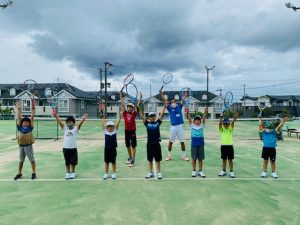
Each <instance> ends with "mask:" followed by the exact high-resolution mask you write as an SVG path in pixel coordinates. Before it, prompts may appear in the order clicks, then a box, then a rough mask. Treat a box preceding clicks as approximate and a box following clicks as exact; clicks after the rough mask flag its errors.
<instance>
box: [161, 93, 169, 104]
mask: <svg viewBox="0 0 300 225" xmlns="http://www.w3.org/2000/svg"><path fill="white" fill-rule="evenodd" d="M160 97H161V99H162V100H163V101H164V102H165V104H167V103H168V102H167V99H166V98H165V96H164V92H163V91H160Z"/></svg>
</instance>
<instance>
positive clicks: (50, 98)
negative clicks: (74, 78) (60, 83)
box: [45, 88, 58, 109]
mask: <svg viewBox="0 0 300 225" xmlns="http://www.w3.org/2000/svg"><path fill="white" fill-rule="evenodd" d="M57 94H58V92H57V91H56V90H53V89H51V88H46V89H45V98H46V100H47V102H48V103H49V105H50V106H51V107H52V109H55V108H56V107H57V105H58V95H57Z"/></svg>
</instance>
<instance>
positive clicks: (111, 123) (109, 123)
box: [106, 120, 115, 127]
mask: <svg viewBox="0 0 300 225" xmlns="http://www.w3.org/2000/svg"><path fill="white" fill-rule="evenodd" d="M114 125H115V123H114V122H113V121H111V120H110V121H108V122H107V123H106V126H107V127H108V126H114Z"/></svg>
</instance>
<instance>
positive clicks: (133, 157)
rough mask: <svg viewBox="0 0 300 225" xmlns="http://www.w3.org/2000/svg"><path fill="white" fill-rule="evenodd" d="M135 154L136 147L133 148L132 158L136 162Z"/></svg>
mask: <svg viewBox="0 0 300 225" xmlns="http://www.w3.org/2000/svg"><path fill="white" fill-rule="evenodd" d="M135 153H136V147H132V148H131V156H132V159H133V160H135Z"/></svg>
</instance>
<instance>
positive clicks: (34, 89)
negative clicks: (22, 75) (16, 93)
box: [24, 79, 39, 108]
mask: <svg viewBox="0 0 300 225" xmlns="http://www.w3.org/2000/svg"><path fill="white" fill-rule="evenodd" d="M24 87H25V88H24V90H25V91H26V92H27V93H28V95H29V98H30V99H31V104H32V108H35V102H34V98H35V97H37V98H39V94H38V84H37V83H36V81H35V80H32V79H28V80H25V81H24Z"/></svg>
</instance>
